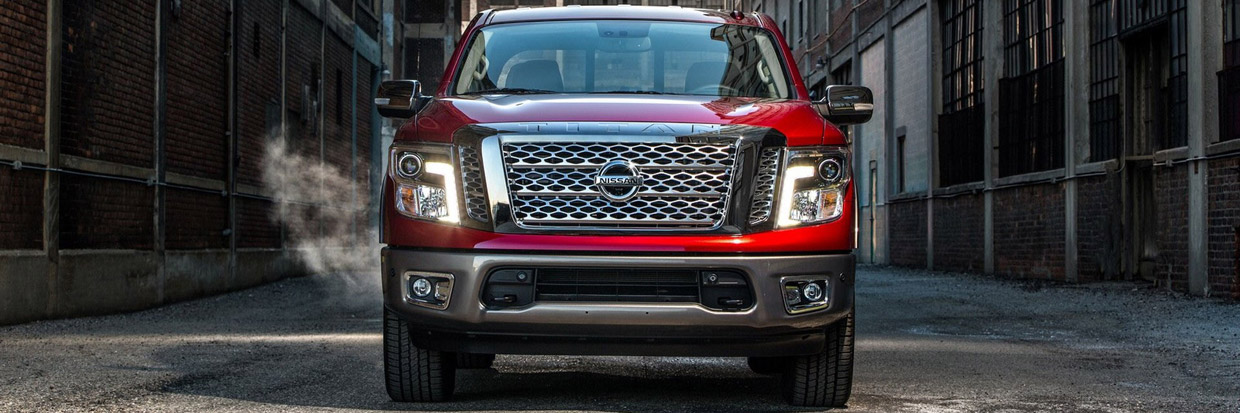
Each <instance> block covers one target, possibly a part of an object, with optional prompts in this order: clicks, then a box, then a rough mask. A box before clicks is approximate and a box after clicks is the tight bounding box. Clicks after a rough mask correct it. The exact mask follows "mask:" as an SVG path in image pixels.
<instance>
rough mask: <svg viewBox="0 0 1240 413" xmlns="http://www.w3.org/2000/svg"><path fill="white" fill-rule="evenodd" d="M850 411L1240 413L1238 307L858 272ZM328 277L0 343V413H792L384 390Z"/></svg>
mask: <svg viewBox="0 0 1240 413" xmlns="http://www.w3.org/2000/svg"><path fill="white" fill-rule="evenodd" d="M857 278H858V292H857V296H858V297H857V298H858V301H857V311H858V322H857V347H858V353H857V356H856V362H857V367H856V380H855V387H854V391H853V398H852V402H851V403H850V407H849V409H848V410H849V411H880V412H887V411H914V412H1008V411H1098V412H1130V411H1131V412H1137V411H1159V412H1161V411H1211V412H1213V411H1217V412H1231V413H1235V412H1240V305H1238V304H1235V303H1227V302H1222V301H1216V300H1205V299H1192V298H1185V297H1181V296H1178V295H1175V294H1171V293H1167V292H1163V291H1159V290H1150V289H1146V288H1134V285H1133V284H1126V283H1115V284H1091V285H1087V286H1065V285H1056V284H1045V283H1037V282H1012V281H1000V280H995V279H992V278H988V277H979V276H972V275H962V274H945V273H933V272H926V271H916V270H904V269H894V268H878V267H869V268H862V269H861V270H860V273H859V274H858V277H857ZM354 285H355V283H346V282H344V281H343V280H338V279H334V278H333V277H310V278H298V279H290V280H286V281H283V282H279V283H276V284H272V285H267V286H263V287H259V288H255V289H252V290H247V291H242V292H238V293H233V294H228V295H224V296H219V297H214V298H208V299H203V300H198V301H193V302H188V303H182V304H177V305H172V306H168V307H164V308H159V309H155V310H150V311H144V312H139V313H133V314H125V315H117V316H107V317H95V318H83V319H73V320H60V321H47V322H37V323H31V324H26V325H20V326H12V327H3V328H0V411H5V412H9V411H19V412H20V411H38V412H44V411H174V412H181V411H204V410H210V411H239V412H246V411H357V410H435V411H475V410H482V411H581V410H587V411H651V410H653V411H678V412H679V411H699V412H718V411H800V410H796V409H791V408H788V407H786V406H784V405H783V402H782V401H781V400H780V399H779V397H778V387H777V386H778V383H777V381H776V380H774V379H771V378H769V377H765V376H759V375H755V374H753V373H750V372H749V370H748V368H747V367H746V366H745V362H744V360H743V359H735V358H659V357H558V356H557V357H535V356H500V357H499V359H498V360H497V361H496V364H495V368H494V369H492V370H478V371H463V372H462V373H461V374H460V376H459V377H458V397H457V399H456V401H455V402H452V403H446V404H436V405H429V404H397V403H392V402H390V401H388V399H387V396H386V394H385V393H384V390H383V382H382V373H383V366H382V364H381V359H380V357H381V347H380V336H379V330H380V317H381V312H380V311H379V303H378V301H377V300H376V298H377V297H378V293H377V292H376V291H368V290H367V289H365V288H355V287H350V286H354Z"/></svg>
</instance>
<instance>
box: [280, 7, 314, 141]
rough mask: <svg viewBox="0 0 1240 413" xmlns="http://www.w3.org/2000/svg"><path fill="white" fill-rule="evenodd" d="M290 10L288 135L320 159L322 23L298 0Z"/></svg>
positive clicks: (287, 91)
mask: <svg viewBox="0 0 1240 413" xmlns="http://www.w3.org/2000/svg"><path fill="white" fill-rule="evenodd" d="M288 13H289V15H288V23H289V24H288V28H287V32H288V46H287V49H286V50H287V54H288V55H287V57H286V59H287V60H286V65H287V67H288V69H287V70H288V77H287V79H286V81H285V83H284V88H285V89H284V90H285V92H284V93H285V94H286V96H287V99H288V102H287V103H288V124H287V125H286V127H287V128H288V129H287V131H286V133H287V134H288V136H287V138H288V139H289V142H291V143H292V144H293V145H294V148H295V149H296V150H297V152H298V153H300V154H302V155H305V156H311V157H314V158H318V156H319V138H318V134H317V133H316V131H317V130H318V112H317V110H316V107H315V103H316V102H317V100H318V96H317V93H318V92H317V91H318V88H319V87H320V85H319V83H320V81H322V80H323V75H322V73H319V72H320V67H319V50H320V40H321V36H322V34H321V33H322V24H321V23H320V22H319V20H318V19H317V18H315V17H314V14H312V13H311V12H310V11H309V10H306V9H305V8H303V7H301V6H300V4H299V3H298V2H290V3H289V10H288ZM307 92H308V94H307ZM303 95H304V99H303Z"/></svg>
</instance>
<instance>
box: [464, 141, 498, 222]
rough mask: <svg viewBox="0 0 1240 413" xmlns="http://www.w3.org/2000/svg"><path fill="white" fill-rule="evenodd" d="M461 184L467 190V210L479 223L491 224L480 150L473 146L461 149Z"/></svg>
mask: <svg viewBox="0 0 1240 413" xmlns="http://www.w3.org/2000/svg"><path fill="white" fill-rule="evenodd" d="M461 182H462V185H461V186H462V187H463V188H464V189H465V210H466V213H468V214H469V217H470V218H473V219H474V220H477V221H478V222H490V221H491V213H490V212H489V211H488V206H487V196H486V192H485V191H486V185H484V184H483V178H482V162H481V160H480V159H479V158H478V150H477V149H474V148H473V147H471V146H462V147H461Z"/></svg>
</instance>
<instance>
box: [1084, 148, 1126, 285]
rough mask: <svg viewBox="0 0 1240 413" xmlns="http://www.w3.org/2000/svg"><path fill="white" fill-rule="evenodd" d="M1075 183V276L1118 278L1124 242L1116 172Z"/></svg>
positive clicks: (1085, 279)
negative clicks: (1076, 272)
mask: <svg viewBox="0 0 1240 413" xmlns="http://www.w3.org/2000/svg"><path fill="white" fill-rule="evenodd" d="M1077 185H1078V186H1077V195H1076V197H1077V215H1076V228H1077V230H1076V237H1077V271H1078V279H1079V280H1080V281H1098V280H1115V279H1118V278H1119V277H1120V268H1121V267H1120V265H1121V261H1120V253H1121V251H1123V242H1124V238H1123V237H1124V233H1123V231H1124V222H1123V211H1122V208H1121V207H1122V205H1123V204H1122V203H1121V202H1120V193H1121V192H1120V178H1119V175H1118V174H1115V173H1111V174H1106V175H1100V176H1090V177H1084V178H1081V179H1079V180H1077Z"/></svg>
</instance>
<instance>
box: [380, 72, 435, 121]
mask: <svg viewBox="0 0 1240 413" xmlns="http://www.w3.org/2000/svg"><path fill="white" fill-rule="evenodd" d="M430 101H431V97H430V96H422V83H420V82H418V81H416V80H388V81H385V82H383V83H382V84H380V85H379V93H378V94H376V95H375V108H377V109H378V110H379V114H380V115H383V116H384V117H389V118H402V119H408V118H410V117H413V115H415V114H417V113H418V111H420V110H422V108H423V107H425V106H426V104H427V103H430Z"/></svg>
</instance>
